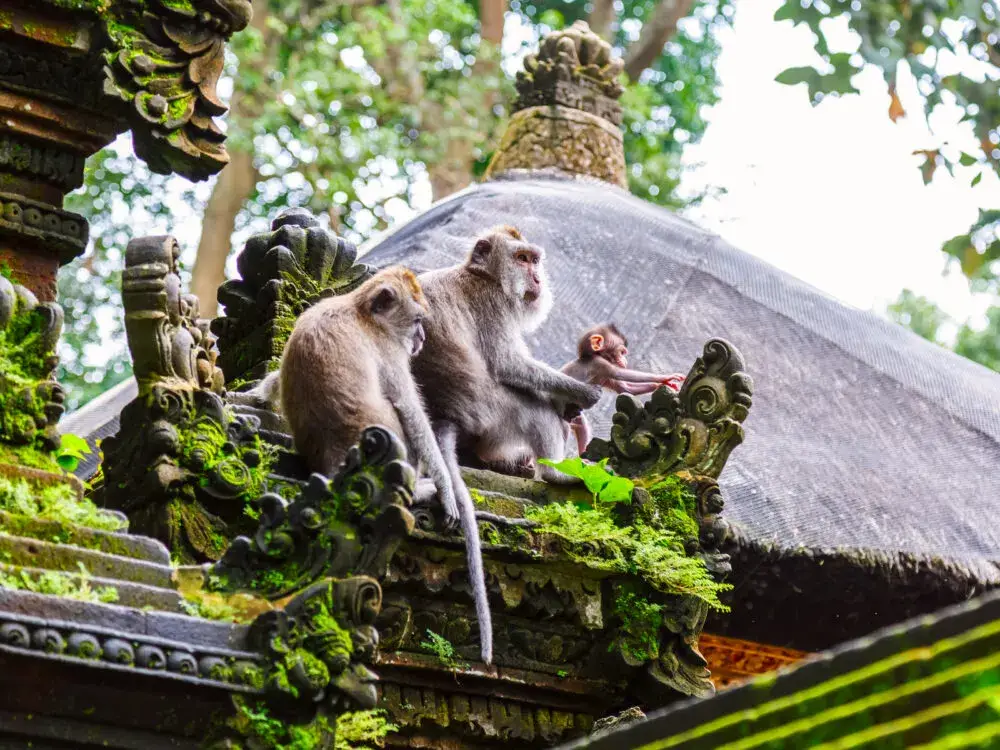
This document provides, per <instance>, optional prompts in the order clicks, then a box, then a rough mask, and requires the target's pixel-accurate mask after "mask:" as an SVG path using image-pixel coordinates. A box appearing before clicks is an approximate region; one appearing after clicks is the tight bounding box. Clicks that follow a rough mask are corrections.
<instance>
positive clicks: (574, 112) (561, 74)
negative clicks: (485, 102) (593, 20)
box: [486, 21, 628, 187]
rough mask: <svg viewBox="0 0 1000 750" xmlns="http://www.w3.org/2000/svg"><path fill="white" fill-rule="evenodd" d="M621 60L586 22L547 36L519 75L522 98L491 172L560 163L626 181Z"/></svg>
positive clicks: (578, 171) (616, 181)
mask: <svg viewBox="0 0 1000 750" xmlns="http://www.w3.org/2000/svg"><path fill="white" fill-rule="evenodd" d="M621 72H622V61H621V60H620V59H618V58H613V57H612V56H611V45H609V44H608V43H607V42H605V41H604V40H603V39H601V38H600V37H599V36H597V34H595V33H593V32H592V31H591V30H590V27H589V26H587V24H586V23H585V22H584V21H577V22H576V23H574V24H573V25H572V26H571V27H569V28H568V29H565V30H563V31H557V32H555V33H552V34H549V35H548V36H546V37H545V38H544V39H543V40H542V43H541V47H540V48H539V51H538V54H537V55H528V56H527V57H526V58H525V60H524V70H522V71H521V72H519V73H518V74H517V92H518V97H517V101H516V102H515V103H514V114H513V115H512V116H511V119H510V124H509V125H508V126H507V131H506V132H505V133H504V136H503V139H502V140H501V142H500V147H499V148H498V149H497V152H496V154H495V155H494V157H493V160H492V161H491V162H490V165H489V168H488V169H487V171H486V176H487V178H489V177H495V176H496V175H499V174H501V173H503V172H506V171H508V170H513V169H543V168H546V167H548V168H556V169H559V170H561V171H563V172H567V173H569V174H574V175H587V176H590V177H596V178H598V179H601V180H605V181H606V182H611V183H613V184H615V185H620V186H621V187H627V186H628V182H627V180H626V177H625V149H624V146H623V142H622V133H621V129H620V126H621V121H622V108H621V105H620V104H619V103H618V98H619V97H620V96H621V94H622V86H621V84H620V83H619V81H618V79H619V77H620V75H621Z"/></svg>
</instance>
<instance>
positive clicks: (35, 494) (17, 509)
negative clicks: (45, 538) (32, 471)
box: [0, 477, 126, 531]
mask: <svg viewBox="0 0 1000 750" xmlns="http://www.w3.org/2000/svg"><path fill="white" fill-rule="evenodd" d="M0 510H4V511H6V512H8V513H12V514H14V515H20V516H26V517H28V518H37V519H46V520H51V521H57V522H59V523H65V524H71V525H74V526H84V527H87V528H91V529H101V530H104V531H118V530H120V529H122V528H124V527H125V525H126V524H125V522H123V521H122V519H121V518H119V517H118V516H115V515H113V514H111V513H108V512H106V511H104V510H102V509H100V508H98V507H97V506H96V505H94V503H92V502H91V501H90V500H87V499H83V500H80V499H78V498H77V496H76V493H75V492H74V491H73V489H72V487H70V486H69V485H50V486H48V487H42V486H37V485H33V484H31V483H30V482H28V481H27V480H26V479H8V478H5V477H0Z"/></svg>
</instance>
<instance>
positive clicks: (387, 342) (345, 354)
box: [268, 267, 493, 664]
mask: <svg viewBox="0 0 1000 750" xmlns="http://www.w3.org/2000/svg"><path fill="white" fill-rule="evenodd" d="M426 316H427V303H426V301H425V299H424V296H423V293H422V291H421V289H420V284H419V283H418V282H417V278H416V276H414V275H413V273H412V272H410V271H408V270H405V269H403V268H398V267H396V268H389V269H386V270H384V271H380V272H379V273H377V274H376V275H375V276H373V277H372V278H371V279H369V280H368V281H366V282H365V283H364V284H362V285H361V286H360V287H358V288H357V289H356V290H354V291H353V292H350V293H349V294H345V295H342V296H337V297H330V298H327V299H324V300H321V301H320V302H317V303H316V304H315V305H314V306H313V307H311V308H309V309H308V310H306V311H305V312H304V313H302V315H301V316H300V317H299V319H298V320H297V321H296V323H295V327H294V329H293V330H292V334H291V336H290V337H289V338H288V343H287V344H286V345H285V351H284V354H283V356H282V360H281V369H280V373H281V375H280V381H281V382H280V396H281V406H282V412H283V413H284V416H285V418H286V419H287V420H288V424H289V426H290V427H291V431H292V436H293V438H294V439H295V447H296V450H297V451H298V452H299V453H300V454H301V455H302V456H303V457H304V458H305V459H306V461H307V463H308V464H309V467H310V469H312V470H313V471H319V472H322V473H324V474H330V473H332V472H333V471H335V470H336V469H337V468H338V466H339V465H340V463H341V462H342V461H343V459H344V457H345V456H346V454H347V451H348V449H349V448H350V447H351V446H352V445H353V444H354V443H356V442H357V440H358V438H359V437H360V435H361V431H362V430H363V429H364V428H365V427H368V426H369V425H373V424H380V425H383V426H384V427H387V428H389V429H390V430H393V431H394V432H395V433H396V434H397V435H400V436H401V437H402V438H403V439H404V441H405V443H406V446H407V450H408V452H409V458H410V460H411V461H412V462H414V463H419V465H421V466H422V467H423V469H424V470H426V471H427V473H428V475H429V476H430V478H431V479H432V480H433V481H434V485H435V486H436V487H437V492H438V498H439V499H440V502H441V505H442V507H443V509H444V515H445V518H446V522H447V524H448V526H449V527H450V526H451V525H453V524H454V523H455V521H456V520H459V521H461V524H462V531H463V533H464V535H465V544H466V550H467V558H468V563H469V580H470V583H471V585H472V591H473V598H474V599H475V604H476V615H477V617H478V619H479V637H480V646H481V651H482V658H483V661H484V662H486V663H487V664H489V663H490V662H491V661H492V657H493V628H492V623H491V621H490V609H489V602H488V600H487V597H486V583H485V579H484V574H483V558H482V551H481V549H480V543H479V527H478V525H477V523H476V519H475V515H474V513H475V507H474V506H473V503H472V499H471V497H470V496H469V491H468V490H467V489H466V487H465V483H464V482H463V480H462V477H461V475H460V474H459V473H458V472H457V471H455V470H454V466H453V465H450V464H447V463H446V462H445V460H444V458H443V456H442V453H441V449H440V448H439V447H438V441H437V440H436V439H435V435H434V431H433V429H432V428H431V424H430V421H429V420H428V418H427V414H426V412H425V411H424V405H423V401H422V400H421V397H420V393H419V391H418V390H417V385H416V383H415V382H414V379H413V375H412V373H411V371H410V358H411V357H413V356H415V355H417V354H418V353H420V351H421V348H422V346H423V344H424V340H425V333H424V320H425V317H426ZM270 382H271V385H269V386H268V387H272V386H273V378H272V380H271V381H270Z"/></svg>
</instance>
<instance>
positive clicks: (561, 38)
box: [513, 21, 624, 125]
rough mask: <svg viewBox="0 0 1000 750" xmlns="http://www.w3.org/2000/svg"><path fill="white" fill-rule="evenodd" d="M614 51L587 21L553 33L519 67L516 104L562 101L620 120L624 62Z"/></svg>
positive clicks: (615, 121)
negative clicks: (619, 100)
mask: <svg viewBox="0 0 1000 750" xmlns="http://www.w3.org/2000/svg"><path fill="white" fill-rule="evenodd" d="M612 54H613V53H612V50H611V45H610V44H608V43H607V42H606V41H604V40H603V39H601V37H599V36H598V35H597V34H595V33H594V32H593V31H591V30H590V27H589V26H588V25H587V23H586V22H585V21H577V22H576V23H574V24H573V25H572V26H570V27H569V28H568V29H563V30H562V31H556V32H553V33H551V34H548V35H547V36H546V37H545V38H543V39H542V43H541V46H540V47H539V49H538V52H537V53H536V54H529V55H527V56H526V57H525V58H524V69H523V70H521V71H518V73H517V82H516V86H517V100H516V101H515V102H514V107H513V110H514V111H515V112H517V111H520V110H522V109H527V108H528V107H538V106H544V105H550V104H559V105H561V106H564V107H570V108H572V109H579V110H581V111H583V112H589V113H590V114H592V115H597V116H598V117H603V118H604V119H605V120H608V121H609V122H611V123H613V124H615V125H621V123H622V107H621V104H619V103H618V97H620V96H621V95H622V92H623V91H624V89H623V87H622V84H621V81H620V80H619V78H620V77H621V73H622V69H623V67H624V62H623V61H622V59H621V58H618V57H613V56H612Z"/></svg>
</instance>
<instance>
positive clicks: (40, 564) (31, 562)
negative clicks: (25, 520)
mask: <svg viewBox="0 0 1000 750" xmlns="http://www.w3.org/2000/svg"><path fill="white" fill-rule="evenodd" d="M0 563H7V564H10V565H20V566H24V567H29V568H38V569H40V570H61V571H66V572H70V573H76V572H78V571H79V569H80V564H81V563H82V564H83V566H84V567H85V568H86V569H87V572H88V573H90V575H92V576H94V577H98V578H106V579H109V580H113V581H130V582H132V583H141V584H143V585H146V586H155V587H157V588H162V589H173V587H174V584H173V582H172V580H171V574H172V572H173V571H172V568H171V567H170V566H169V565H160V564H158V563H152V562H148V561H146V560H136V559H135V558H132V557H122V556H121V555H109V554H107V553H106V552H100V551H98V550H93V549H85V548H83V547H71V546H69V545H66V544H56V543H54V542H44V541H41V540H40V539H32V538H30V537H23V536H13V535H11V534H6V533H2V532H0Z"/></svg>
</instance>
